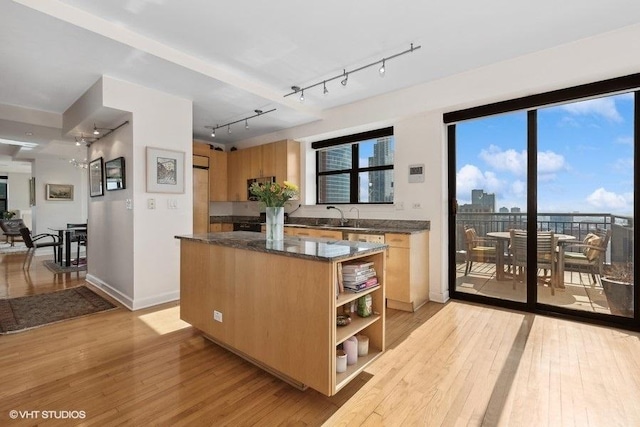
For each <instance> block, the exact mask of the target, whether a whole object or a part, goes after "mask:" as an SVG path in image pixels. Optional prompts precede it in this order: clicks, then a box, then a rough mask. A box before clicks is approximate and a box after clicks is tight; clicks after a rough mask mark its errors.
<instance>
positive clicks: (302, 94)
mask: <svg viewBox="0 0 640 427" xmlns="http://www.w3.org/2000/svg"><path fill="white" fill-rule="evenodd" d="M300 102H304V89H302V92H300Z"/></svg>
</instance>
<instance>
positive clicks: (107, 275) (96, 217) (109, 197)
mask: <svg viewBox="0 0 640 427" xmlns="http://www.w3.org/2000/svg"><path fill="white" fill-rule="evenodd" d="M126 120H129V121H132V117H131V114H126V115H124V116H122V118H121V119H120V120H119V121H118V122H117V124H114V125H113V126H114V127H115V126H118V125H119V124H120V123H123V122H124V121H126ZM100 157H102V159H103V161H104V162H107V161H109V160H113V159H115V158H118V157H124V158H125V187H126V188H125V189H123V190H117V191H107V190H106V189H105V190H104V196H96V197H89V225H88V226H89V230H88V232H89V239H88V241H89V244H88V245H87V261H88V262H87V269H88V271H87V274H88V275H89V276H90V277H91V278H92V279H91V280H92V281H96V280H99V281H100V283H101V284H103V286H107V287H108V288H109V290H110V293H112V294H113V295H114V296H116V297H117V298H118V299H119V300H121V301H122V302H124V303H127V304H128V305H129V306H130V307H131V306H132V304H133V303H132V302H133V300H134V275H133V271H134V266H133V247H134V242H133V211H132V210H127V209H126V206H125V204H126V200H127V199H133V185H132V182H131V180H130V178H129V177H131V176H132V175H133V164H132V161H131V160H132V159H133V128H132V126H131V125H125V126H123V127H122V128H120V129H118V130H117V131H115V132H113V133H112V134H110V135H108V136H107V137H105V138H102V139H101V140H99V141H97V142H96V143H94V144H92V145H91V147H90V149H89V157H88V158H89V160H90V161H91V160H95V159H98V158H100Z"/></svg>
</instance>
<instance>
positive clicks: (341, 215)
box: [327, 206, 349, 227]
mask: <svg viewBox="0 0 640 427" xmlns="http://www.w3.org/2000/svg"><path fill="white" fill-rule="evenodd" d="M327 209H335V210H337V211H338V212H340V226H341V227H343V226H344V225H345V224H346V223H347V222H349V220H348V219H345V217H344V213H342V210H341V209H338V208H336V207H335V206H327Z"/></svg>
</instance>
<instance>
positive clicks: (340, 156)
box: [311, 127, 395, 204]
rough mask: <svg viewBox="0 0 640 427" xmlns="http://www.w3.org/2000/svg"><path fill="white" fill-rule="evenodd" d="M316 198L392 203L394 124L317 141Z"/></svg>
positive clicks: (340, 201) (328, 200)
mask: <svg viewBox="0 0 640 427" xmlns="http://www.w3.org/2000/svg"><path fill="white" fill-rule="evenodd" d="M311 147H312V148H314V149H317V150H318V151H317V152H316V202H317V203H318V204H329V203H331V204H336V203H351V204H353V203H393V192H394V183H393V179H394V178H393V162H394V149H395V142H394V138H393V127H388V128H384V129H378V130H374V131H369V132H363V133H358V134H354V135H347V136H343V137H339V138H333V139H329V140H325V141H318V142H314V143H313V144H312V145H311Z"/></svg>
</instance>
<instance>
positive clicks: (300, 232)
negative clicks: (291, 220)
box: [284, 226, 342, 240]
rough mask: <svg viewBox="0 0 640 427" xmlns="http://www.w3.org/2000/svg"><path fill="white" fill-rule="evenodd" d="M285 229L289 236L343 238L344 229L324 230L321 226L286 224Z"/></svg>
mask: <svg viewBox="0 0 640 427" xmlns="http://www.w3.org/2000/svg"><path fill="white" fill-rule="evenodd" d="M284 229H285V234H286V235H288V236H300V237H322V238H324V239H335V240H342V231H336V230H323V229H321V228H307V227H286V226H285V228H284ZM287 231H288V232H287Z"/></svg>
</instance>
